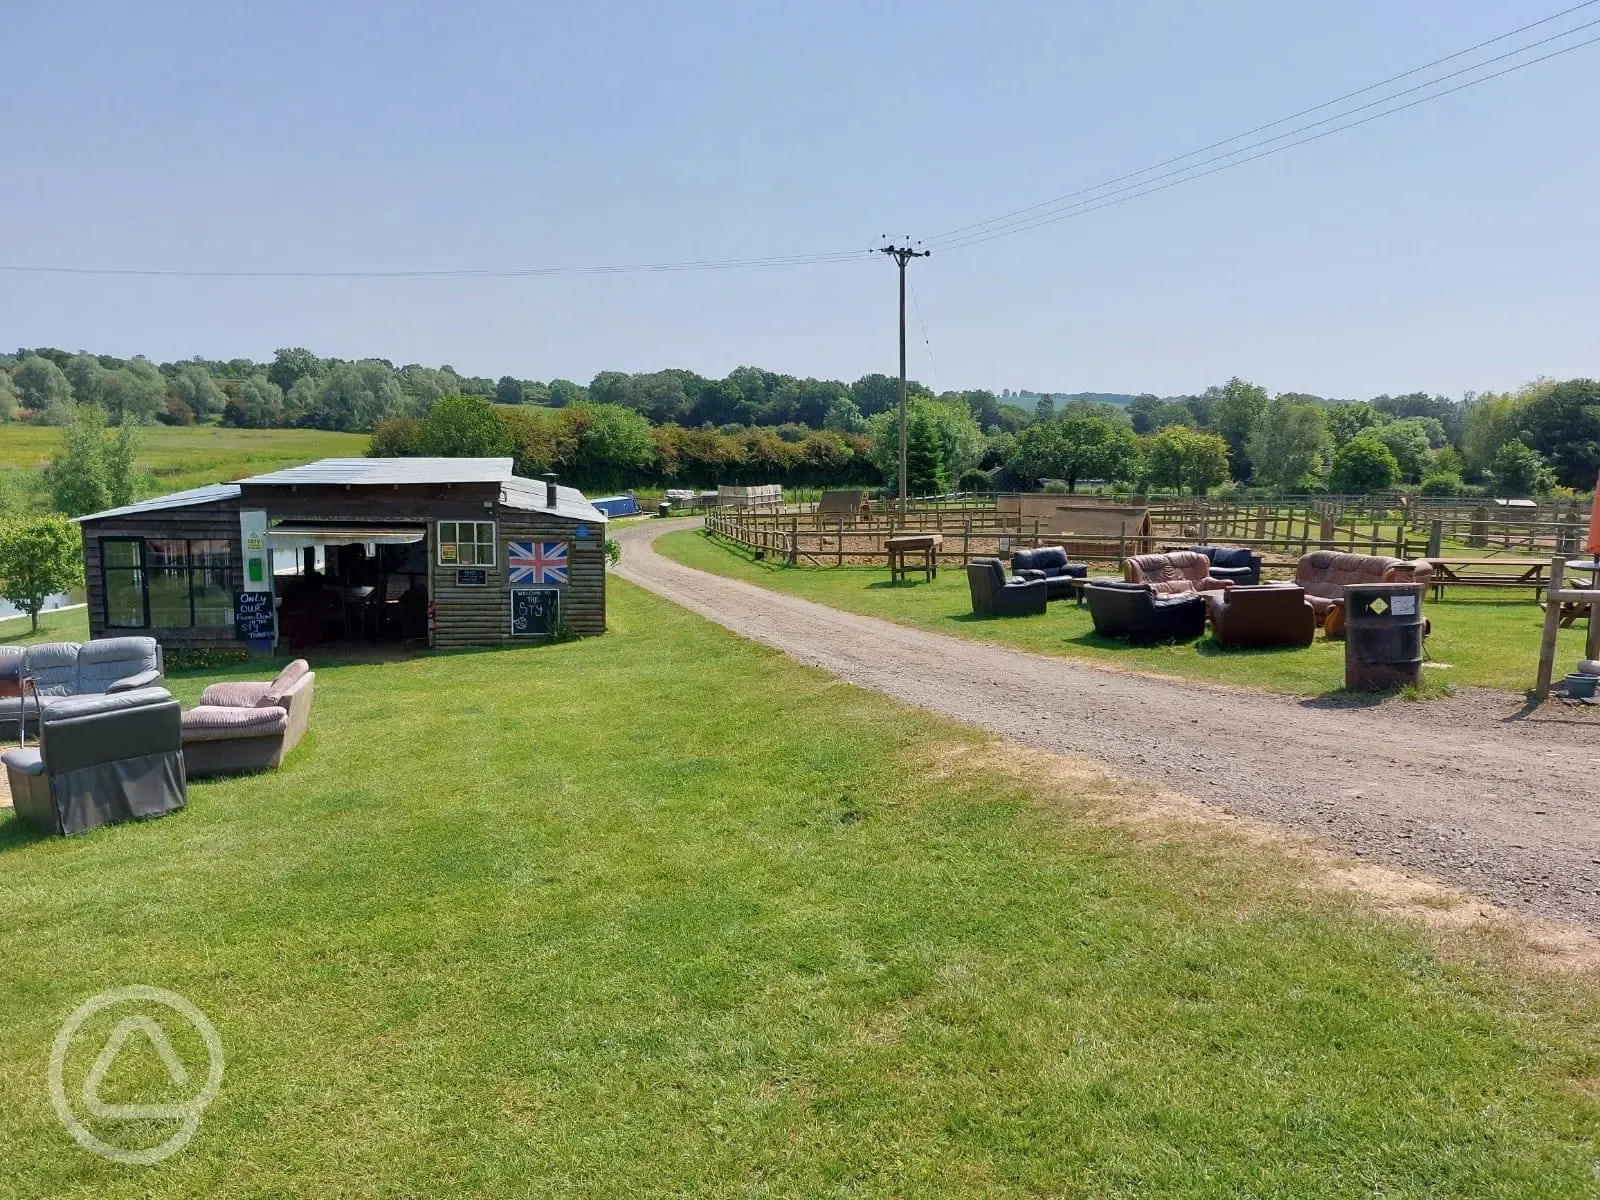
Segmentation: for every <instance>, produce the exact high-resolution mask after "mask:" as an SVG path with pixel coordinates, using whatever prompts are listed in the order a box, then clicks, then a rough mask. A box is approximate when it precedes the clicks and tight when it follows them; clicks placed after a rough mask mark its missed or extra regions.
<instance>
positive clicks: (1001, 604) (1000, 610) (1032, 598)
mask: <svg viewBox="0 0 1600 1200" xmlns="http://www.w3.org/2000/svg"><path fill="white" fill-rule="evenodd" d="M967 588H968V590H969V591H970V592H971V593H972V611H973V612H975V613H978V614H979V615H981V616H985V617H1029V616H1035V615H1037V614H1039V613H1042V612H1044V611H1045V608H1046V606H1047V605H1048V604H1049V601H1050V585H1049V584H1048V583H1046V582H1045V581H1044V580H1043V579H1007V578H1006V571H1005V568H1004V567H1003V566H1001V565H1000V560H999V559H998V558H975V559H973V560H972V561H971V562H969V563H968V564H967Z"/></svg>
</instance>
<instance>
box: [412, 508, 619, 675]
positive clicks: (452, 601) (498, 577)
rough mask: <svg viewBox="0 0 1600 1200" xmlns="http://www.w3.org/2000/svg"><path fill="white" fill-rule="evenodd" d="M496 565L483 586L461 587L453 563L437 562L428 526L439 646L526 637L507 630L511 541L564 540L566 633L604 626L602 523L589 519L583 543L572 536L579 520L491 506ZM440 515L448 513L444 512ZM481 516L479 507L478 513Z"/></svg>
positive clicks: (431, 591) (595, 630)
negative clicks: (495, 509) (509, 545)
mask: <svg viewBox="0 0 1600 1200" xmlns="http://www.w3.org/2000/svg"><path fill="white" fill-rule="evenodd" d="M494 516H495V520H496V522H497V523H498V524H497V528H496V529H495V565H494V566H493V567H490V568H488V573H489V582H488V584H487V586H484V587H476V586H467V587H462V586H460V585H459V584H457V583H456V568H454V567H445V566H440V565H439V564H438V562H437V561H436V560H437V558H438V554H437V552H436V551H435V550H434V549H433V546H432V541H431V538H432V533H431V531H430V535H429V536H430V543H429V562H430V564H431V566H430V571H431V576H430V579H429V583H428V592H429V595H430V596H431V597H432V598H433V604H434V625H435V632H434V645H435V646H439V647H443V648H455V647H461V646H492V645H500V644H503V643H520V642H529V641H533V640H535V639H533V638H528V637H514V636H513V635H512V633H511V584H510V582H509V579H508V576H507V573H506V546H507V545H508V544H509V543H511V542H534V541H546V542H557V541H560V542H566V543H567V544H568V549H567V560H568V561H567V580H568V581H567V584H566V585H565V586H564V587H562V588H561V589H560V591H561V602H560V613H561V621H562V623H563V624H564V625H565V626H566V628H567V631H568V632H569V633H575V634H581V635H592V634H600V633H604V632H605V631H606V562H605V549H604V547H603V546H602V545H601V541H602V539H603V538H604V537H605V526H604V525H602V524H598V523H589V533H590V536H589V538H588V539H587V541H586V542H585V543H580V542H579V541H578V540H577V538H576V537H575V531H576V529H577V527H578V525H579V524H583V522H578V521H574V520H572V519H570V518H567V517H559V516H556V515H554V514H553V513H548V512H527V511H524V510H521V509H509V508H499V509H497V511H496V512H495V515H494ZM444 519H445V520H450V519H451V518H449V517H445V518H444ZM478 519H479V520H482V519H483V517H482V515H481V513H480V516H479V518H478Z"/></svg>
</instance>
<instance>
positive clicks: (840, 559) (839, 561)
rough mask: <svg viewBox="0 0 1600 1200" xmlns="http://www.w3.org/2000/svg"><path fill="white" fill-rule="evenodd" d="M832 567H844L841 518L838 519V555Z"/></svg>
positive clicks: (842, 519)
mask: <svg viewBox="0 0 1600 1200" xmlns="http://www.w3.org/2000/svg"><path fill="white" fill-rule="evenodd" d="M834 565H835V566H838V567H842V566H844V518H843V517H840V518H839V554H838V557H837V559H836V560H835V561H834Z"/></svg>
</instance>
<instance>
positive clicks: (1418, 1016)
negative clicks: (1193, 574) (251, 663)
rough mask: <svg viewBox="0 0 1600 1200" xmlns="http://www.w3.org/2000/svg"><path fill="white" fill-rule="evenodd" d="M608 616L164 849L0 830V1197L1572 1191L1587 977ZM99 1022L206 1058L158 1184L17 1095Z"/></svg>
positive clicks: (826, 683)
mask: <svg viewBox="0 0 1600 1200" xmlns="http://www.w3.org/2000/svg"><path fill="white" fill-rule="evenodd" d="M611 600H612V612H611V618H612V626H613V629H612V632H611V633H610V634H608V635H607V636H606V637H604V638H601V639H594V640H588V641H581V642H573V643H567V644H562V645H557V646H550V647H543V648H529V649H516V650H510V651H502V652H484V653H463V654H451V655H435V656H425V657H420V658H417V659H414V660H411V661H407V662H401V663H393V664H384V665H365V666H343V667H331V668H324V669H322V670H320V671H319V674H318V680H317V701H316V710H315V712H314V714H313V723H312V729H311V732H310V733H309V735H308V736H307V738H306V740H305V741H304V742H302V744H301V746H300V748H299V749H298V750H297V752H296V753H295V754H294V756H293V757H292V758H291V759H290V761H289V763H288V764H287V765H286V767H285V768H284V769H283V770H282V771H281V772H279V773H276V774H270V775H261V776H256V777H253V778H247V779H239V780H233V781H226V782H207V783H196V784H194V785H193V786H192V787H191V793H190V805H189V808H188V809H187V810H186V811H184V812H182V813H179V814H176V815H174V816H172V817H168V818H165V819H163V820H160V821H154V822H150V823H147V824H140V825H133V826H123V827H119V828H115V829H109V830H102V831H99V832H96V833H94V834H91V835H89V836H87V837H83V838H77V839H72V840H66V841H53V840H52V841H45V840H35V839H33V838H31V837H29V836H26V835H25V834H23V833H22V832H21V831H20V829H19V827H18V826H17V825H16V824H15V823H14V822H10V823H5V824H3V825H0V871H3V874H4V878H5V887H4V888H3V889H0V954H3V957H4V961H5V963H6V970H5V971H4V972H3V973H0V1012H4V1014H5V1019H4V1021H3V1022H0V1093H3V1094H4V1095H5V1096H6V1103H5V1104H4V1105H3V1106H0V1159H3V1163H0V1166H3V1170H0V1194H3V1195H7V1196H28V1197H39V1196H51V1197H95V1198H96V1200H100V1198H106V1197H111V1198H115V1197H134V1196H137V1197H157V1198H164V1197H191V1196H200V1195H204V1196H216V1197H244V1196H252V1197H254V1196H288V1195H293V1196H307V1197H318V1198H330V1197H350V1196H362V1197H366V1196H485V1197H489V1196H493V1197H500V1196H511V1195H518V1196H523V1195H540V1196H546V1195H548V1196H568V1195H573V1194H582V1195H590V1196H617V1197H635V1196H652V1195H660V1196H669V1195H670V1196H690V1195H693V1196H736V1195H737V1196H745V1195H768V1194H770V1195H802V1196H846V1195H848V1196H939V1197H950V1196H958V1195H960V1196H968V1195H970V1196H996V1195H1017V1196H1024V1195H1041V1194H1049V1195H1061V1194H1070V1195H1099V1196H1130V1197H1131V1196H1179V1197H1219V1198H1220V1197H1235V1196H1243V1195H1253V1196H1291V1195H1292V1196H1296V1197H1330V1196H1362V1197H1369V1196H1374V1195H1383V1196H1389V1197H1423V1196H1463V1195H1474V1196H1505V1197H1513V1196H1515V1197H1521V1196H1535V1195H1537V1196H1541V1197H1567V1196H1572V1197H1577V1196H1589V1195H1592V1194H1593V1189H1594V1186H1595V1178H1596V1175H1595V1170H1596V1166H1595V1164H1596V1161H1597V1159H1596V1151H1597V1147H1596V1144H1595V1137H1596V1129H1597V1128H1600V1126H1597V1124H1596V1121H1597V1118H1600V1106H1597V1104H1596V1102H1595V1099H1594V1092H1593V1089H1592V1087H1591V1086H1590V1083H1589V1082H1586V1081H1591V1082H1592V1077H1593V1075H1594V1073H1595V1071H1596V1069H1597V1064H1600V1055H1597V1047H1596V1040H1595V1036H1594V1029H1595V1025H1594V1018H1595V1017H1596V1016H1597V1015H1600V1004H1597V1002H1596V992H1595V989H1594V988H1593V987H1592V986H1591V984H1590V983H1588V982H1585V981H1581V980H1575V979H1568V980H1566V981H1564V982H1561V981H1557V980H1555V979H1554V978H1551V977H1540V976H1530V975H1525V974H1518V973H1516V972H1515V971H1513V970H1512V969H1510V968H1509V967H1507V966H1505V965H1503V963H1502V965H1495V964H1496V962H1497V961H1501V960H1498V959H1497V958H1496V954H1497V952H1496V951H1492V950H1491V951H1489V952H1487V953H1486V956H1485V957H1482V958H1481V959H1475V958H1474V957H1473V956H1471V955H1467V956H1460V957H1448V958H1442V957H1441V956H1440V955H1438V954H1437V953H1436V952H1435V944H1434V943H1433V942H1432V941H1430V939H1429V937H1428V936H1427V935H1425V934H1423V933H1422V932H1420V930H1419V928H1417V927H1412V926H1409V925H1403V924H1394V923H1389V922H1386V921H1382V920H1379V919H1378V918H1376V917H1374V916H1373V915H1371V913H1369V912H1368V911H1367V910H1365V909H1363V908H1362V907H1361V906H1360V905H1359V904H1358V903H1356V902H1353V901H1351V900H1349V899H1340V898H1336V897H1335V896H1333V895H1332V894H1331V893H1327V892H1320V891H1317V890H1315V889H1307V888H1306V887H1305V886H1304V882H1305V877H1304V875H1303V874H1302V872H1303V871H1304V870H1305V868H1304V867H1303V866H1302V865H1297V864H1296V863H1295V862H1293V861H1291V860H1289V859H1288V858H1286V857H1283V856H1280V855H1278V854H1277V853H1276V852H1272V851H1267V850H1263V849H1261V848H1260V847H1259V846H1257V847H1254V848H1251V847H1245V846H1241V845H1239V844H1236V843H1233V842H1231V841H1228V840H1227V839H1226V838H1225V837H1224V836H1223V835H1220V834H1212V835H1207V836H1204V837H1203V836H1202V835H1199V834H1194V833H1190V834H1184V833H1182V832H1180V831H1177V830H1166V829H1151V828H1150V827H1148V826H1144V827H1139V828H1134V827H1130V826H1107V825H1105V824H1102V823H1096V821H1095V820H1094V819H1092V817H1091V816H1089V815H1088V813H1089V811H1090V808H1091V806H1095V805H1103V804H1115V803H1116V802H1117V796H1118V795H1120V794H1121V793H1120V792H1119V788H1121V787H1122V786H1124V785H1119V784H1117V783H1115V782H1114V781H1106V780H1104V779H1100V778H1098V777H1095V776H1092V775H1089V774H1087V773H1085V774H1084V777H1083V779H1082V781H1081V783H1080V784H1078V785H1077V786H1076V787H1074V788H1069V789H1067V790H1068V793H1069V794H1073V793H1078V794H1079V798H1078V799H1076V800H1071V801H1067V800H1060V799H1056V800H1053V801H1049V802H1047V801H1046V800H1044V799H1043V793H1042V792H1039V791H1036V790H1034V785H1033V784H1031V783H1027V782H1022V781H1019V779H1018V777H1017V775H1016V773H1014V772H1003V773H1002V772H999V771H997V770H995V769H994V768H993V767H992V766H988V765H985V763H986V762H987V761H992V760H989V759H987V758H986V756H985V754H984V753H980V752H979V751H980V750H981V748H982V747H984V746H986V745H989V743H987V742H985V741H984V739H982V738H981V736H980V735H979V734H977V733H976V732H974V731H972V730H969V729H967V728H965V727H961V726H957V725H953V724H950V723H947V722H943V721H940V720H938V719H937V718H934V717H932V716H929V715H927V714H925V713H922V712H919V711H916V710H913V709H910V708H907V707H904V706H901V705H899V704H896V703H894V702H892V701H890V700H888V699H886V698H883V697H880V696H877V695H875V694H872V693H869V692H865V691H861V690H857V689H854V688H851V687H849V686H847V685H845V684H843V683H841V682H839V681H837V680H835V679H833V678H831V677H829V676H826V675H824V674H822V673H820V672H817V671H812V670H809V669H806V668H803V667H801V666H799V665H798V664H796V663H794V662H792V661H790V660H788V659H786V658H784V657H782V656H781V655H778V654H776V653H774V652H771V651H769V650H766V649H765V648H762V647H759V646H756V645H753V644H750V643H745V642H741V641H739V640H737V639H735V638H734V637H732V636H731V635H729V634H727V633H725V632H723V631H721V630H720V629H717V628H716V627H714V626H712V625H710V624H708V623H705V622H703V621H701V620H699V619H698V618H695V617H692V616H690V615H689V614H687V613H684V612H682V611H681V610H678V609H675V608H673V607H671V606H669V605H667V604H666V603H665V602H663V601H660V600H658V599H655V598H653V597H650V596H647V595H645V594H644V593H642V592H639V591H638V590H636V589H633V588H631V587H629V586H627V585H626V584H621V583H618V584H614V585H613V588H612V591H611ZM205 682H206V680H205V679H204V678H200V677H193V678H185V679H180V680H178V681H176V683H175V687H176V689H177V690H178V691H179V692H180V693H181V695H182V697H183V698H184V699H185V700H186V701H193V700H194V698H195V696H196V694H197V693H198V691H199V690H200V688H201V686H202V685H203V683H205ZM961 751H967V752H968V753H967V754H965V755H962V754H961V753H960V752H961ZM935 765H937V766H938V767H939V769H938V770H932V769H930V768H932V767H933V766H935ZM128 983H147V984H153V985H156V986H159V987H163V988H168V989H171V990H173V991H176V992H178V993H180V994H182V995H184V996H186V997H187V998H189V999H190V1000H191V1001H193V1002H194V1003H195V1004H197V1005H198V1006H199V1007H200V1008H201V1009H202V1010H203V1011H204V1012H205V1013H207V1014H208V1015H209V1017H210V1019H211V1020H212V1022H214V1024H215V1025H216V1027H217V1029H218V1031H219V1033H220V1035H221V1038H222V1042H223V1045H224V1049H225V1054H226V1057H227V1068H226V1072H225V1075H224V1079H223V1084H222V1090H221V1093H220V1095H219V1097H218V1099H217V1100H216V1102H215V1104H213V1106H212V1107H211V1108H210V1110H209V1111H208V1112H207V1113H206V1115H205V1118H204V1120H203V1121H202V1122H201V1124H200V1127H199V1132H198V1134H197V1136H196V1137H195V1139H194V1140H193V1142H191V1143H190V1145H189V1146H188V1147H187V1148H186V1149H185V1150H183V1151H181V1152H180V1153H179V1154H178V1155H177V1156H176V1157H174V1158H172V1159H170V1160H168V1161H167V1162H165V1163H163V1164H161V1165H159V1166H157V1167H154V1168H149V1169H143V1168H131V1167H122V1166H115V1165H112V1164H109V1163H106V1162H102V1161H100V1160H98V1159H95V1158H93V1157H90V1156H89V1155H88V1154H86V1153H85V1152H83V1151H82V1150H80V1149H78V1148H77V1147H76V1146H75V1145H74V1144H73V1143H72V1142H71V1141H69V1140H68V1137H67V1135H66V1134H65V1132H64V1131H63V1129H62V1127H61V1126H60V1125H59V1124H58V1122H57V1120H56V1117H55V1115H54V1113H53V1112H52V1109H51V1105H50V1101H49V1099H48V1098H47V1093H46V1088H45V1082H44V1072H45V1062H46V1058H47V1056H48V1053H49V1047H50V1044H51V1041H52V1039H53V1037H54V1035H55V1031H56V1028H57V1026H58V1025H59V1024H60V1023H61V1021H62V1020H63V1019H64V1018H65V1017H66V1016H67V1015H68V1014H69V1013H70V1012H72V1010H73V1009H74V1008H75V1007H76V1006H77V1005H78V1004H79V1003H80V1002H81V1001H83V1000H84V999H85V998H87V997H88V996H90V995H92V994H94V993H97V992H99V991H100V990H101V989H103V988H107V987H110V986H113V985H121V984H128ZM120 1015H123V1014H120V1013H112V1014H107V1015H106V1017H105V1020H104V1021H103V1022H98V1023H91V1024H90V1026H88V1027H86V1030H85V1032H84V1034H83V1035H82V1036H83V1037H84V1039H86V1041H85V1044H84V1046H83V1048H82V1049H81V1051H75V1052H74V1055H73V1057H72V1058H70V1059H69V1062H68V1071H67V1082H68V1094H69V1095H76V1094H77V1090H76V1089H77V1088H78V1086H79V1082H78V1081H79V1080H81V1079H82V1078H83V1073H84V1072H85V1071H86V1070H87V1069H88V1063H89V1061H90V1060H92V1057H93V1055H94V1054H95V1053H96V1051H97V1049H98V1043H96V1042H95V1041H94V1040H93V1038H94V1037H95V1035H97V1034H98V1035H99V1036H100V1037H101V1038H103V1037H104V1036H105V1034H106V1032H107V1029H106V1026H107V1025H109V1023H110V1021H111V1020H113V1019H115V1018H116V1017H117V1016H120ZM177 1040H178V1048H179V1050H180V1053H183V1054H185V1055H190V1054H193V1053H194V1052H195V1051H196V1049H197V1047H196V1046H195V1045H194V1042H193V1039H192V1038H188V1039H184V1038H178V1039H177ZM188 1061H189V1062H190V1063H191V1064H194V1062H195V1060H194V1059H193V1058H189V1059H188ZM160 1072H161V1068H160V1067H159V1065H157V1064H155V1062H154V1060H153V1058H152V1057H151V1056H146V1058H144V1059H135V1060H133V1061H131V1062H128V1063H127V1064H126V1065H122V1064H119V1065H118V1066H117V1067H115V1068H114V1069H113V1072H112V1074H111V1076H110V1077H109V1079H108V1083H107V1087H106V1089H105V1091H104V1093H103V1095H104V1096H105V1098H106V1099H108V1100H112V1101H118V1100H120V1101H124V1102H133V1101H138V1100H144V1101H148V1100H149V1099H150V1097H151V1095H152V1092H155V1093H156V1094H160V1090H159V1089H157V1088H154V1087H153V1085H154V1082H155V1081H156V1080H158V1079H161V1078H164V1076H162V1075H161V1073H160ZM1586 1089H1588V1090H1586ZM171 1098H174V1099H178V1098H181V1097H179V1096H173V1097H171ZM80 1111H81V1110H80ZM95 1128H96V1130H97V1132H100V1133H101V1134H113V1135H114V1134H115V1129H114V1127H113V1128H108V1127H107V1126H105V1125H103V1124H102V1125H97V1126H95ZM165 1132H166V1129H165V1128H163V1127H159V1126H158V1127H154V1128H151V1129H148V1130H147V1131H146V1133H147V1140H148V1141H152V1142H153V1141H156V1140H159V1139H160V1138H161V1137H162V1136H164V1134H165ZM122 1136H123V1137H124V1138H126V1137H127V1131H126V1130H123V1131H122Z"/></svg>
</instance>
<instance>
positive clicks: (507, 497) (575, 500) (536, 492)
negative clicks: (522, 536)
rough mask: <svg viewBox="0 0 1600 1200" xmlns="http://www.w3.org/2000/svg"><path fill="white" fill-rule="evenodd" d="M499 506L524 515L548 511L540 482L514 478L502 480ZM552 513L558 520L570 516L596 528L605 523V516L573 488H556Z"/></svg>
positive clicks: (538, 480) (548, 505)
mask: <svg viewBox="0 0 1600 1200" xmlns="http://www.w3.org/2000/svg"><path fill="white" fill-rule="evenodd" d="M500 503H501V504H503V505H505V506H506V507H507V508H516V509H521V510H523V511H525V512H533V511H535V510H538V511H543V512H549V511H550V501H549V498H548V488H547V487H546V485H545V483H544V481H543V480H540V479H523V478H521V477H520V476H518V477H515V478H512V479H508V480H506V481H505V482H504V483H502V484H501V485H500ZM555 512H556V515H557V516H558V517H570V518H571V519H572V520H574V521H594V522H596V523H597V524H600V525H604V524H605V523H606V515H605V513H603V512H601V511H600V510H599V509H598V508H596V507H595V506H594V505H592V504H590V503H589V501H588V500H586V499H584V495H583V493H582V492H580V491H579V490H578V489H577V488H569V487H561V486H559V485H557V487H556V508H555Z"/></svg>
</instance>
